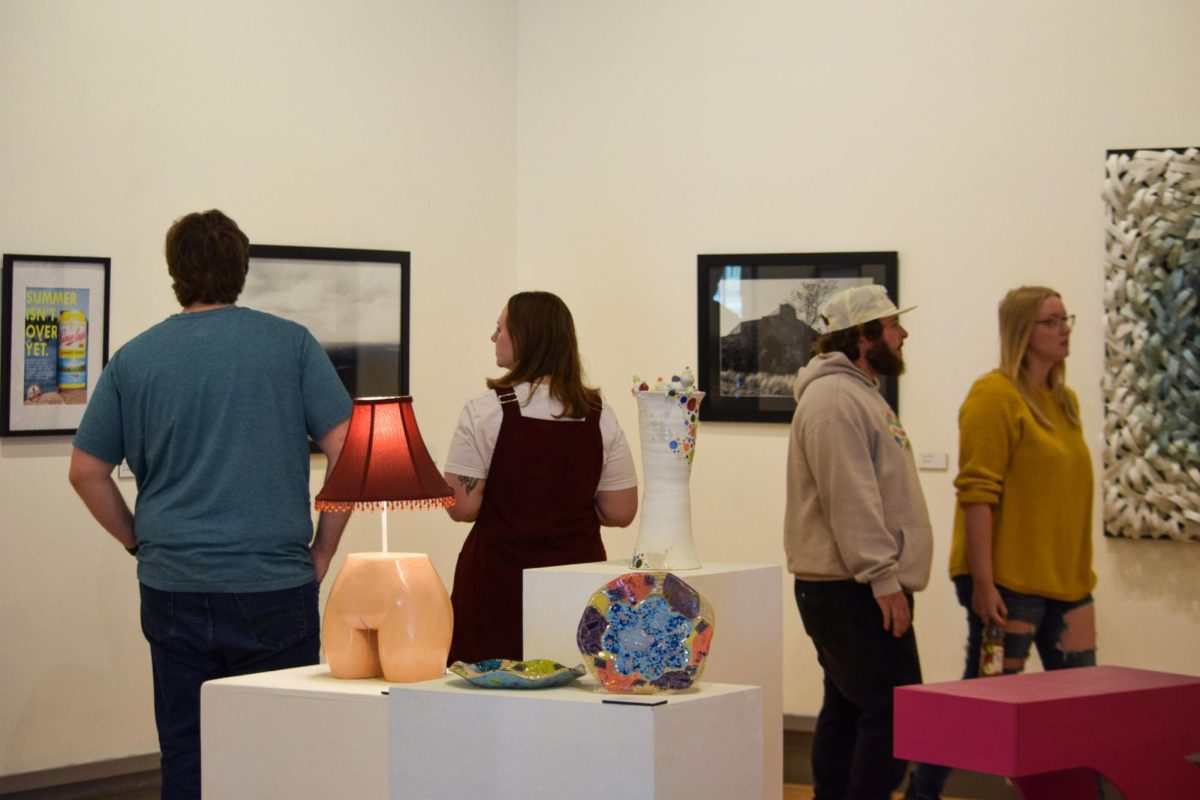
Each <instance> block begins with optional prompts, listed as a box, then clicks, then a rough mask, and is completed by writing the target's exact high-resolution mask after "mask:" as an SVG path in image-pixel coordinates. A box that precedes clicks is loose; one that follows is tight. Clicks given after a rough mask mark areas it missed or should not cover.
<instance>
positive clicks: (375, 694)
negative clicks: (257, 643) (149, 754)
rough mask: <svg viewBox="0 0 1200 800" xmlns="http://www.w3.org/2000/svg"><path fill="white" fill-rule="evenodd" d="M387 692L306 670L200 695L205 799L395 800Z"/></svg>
mask: <svg viewBox="0 0 1200 800" xmlns="http://www.w3.org/2000/svg"><path fill="white" fill-rule="evenodd" d="M387 690H388V684H387V683H386V682H385V681H382V680H377V679H374V678H366V679H363V680H339V679H338V678H335V677H333V676H332V675H330V674H329V667H328V666H326V665H324V664H321V665H319V666H315V667H299V668H297V669H285V670H280V671H278V672H260V673H258V674H256V675H242V676H240V677H237V678H223V679H221V680H219V681H209V682H208V683H206V684H204V686H203V687H201V690H200V756H201V764H200V785H201V795H202V796H203V797H204V800H290V799H291V798H305V797H311V798H335V797H347V798H349V797H353V798H362V800H369V798H384V797H387V788H388V777H387V776H388V702H387V700H388V698H387V695H385V694H384V692H385V691H387Z"/></svg>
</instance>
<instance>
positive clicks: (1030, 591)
mask: <svg viewBox="0 0 1200 800" xmlns="http://www.w3.org/2000/svg"><path fill="white" fill-rule="evenodd" d="M1074 321H1075V316H1074V315H1073V314H1068V313H1067V311H1066V307H1065V306H1064V305H1063V301H1062V297H1061V296H1059V294H1058V292H1055V291H1054V290H1053V289H1048V288H1046V287H1044V286H1022V287H1021V288H1019V289H1013V290H1012V291H1011V292H1009V293H1008V294H1007V295H1006V296H1005V297H1004V300H1002V301H1001V303H1000V368H999V369H996V370H993V371H991V372H989V373H987V374H986V375H984V376H983V377H981V378H979V380H977V381H976V382H975V385H974V386H972V387H971V391H970V393H969V394H968V395H967V399H966V400H964V401H963V404H962V408H961V409H960V410H959V417H958V424H959V456H958V464H959V470H958V477H957V478H956V479H955V481H954V485H955V488H957V489H958V507H957V511H956V513H955V522H954V540H953V543H952V545H951V549H950V575H951V577H952V578H953V579H954V584H955V588H956V590H957V593H958V599H959V602H961V603H962V604H963V605H964V606H965V607H966V608H967V663H966V669H965V670H964V673H963V677H964V678H974V677H977V676H978V674H979V654H980V653H979V650H980V640H981V638H982V631H983V628H984V626H985V625H998V626H1000V627H1001V628H1002V629H1003V630H1004V672H1005V673H1017V672H1021V671H1023V670H1024V669H1025V660H1026V659H1027V658H1028V656H1029V650H1030V647H1031V646H1036V647H1037V651H1038V656H1039V657H1040V658H1041V661H1042V666H1043V667H1045V668H1046V669H1048V670H1052V669H1065V668H1068V667H1085V666H1093V665H1095V663H1096V622H1095V608H1094V606H1093V604H1092V594H1091V593H1092V589H1093V588H1094V587H1095V585H1096V576H1095V573H1093V572H1092V485H1093V483H1092V459H1091V455H1090V454H1089V453H1088V448H1087V444H1086V443H1085V442H1084V439H1083V429H1082V427H1081V425H1080V423H1079V401H1078V400H1077V399H1076V397H1075V393H1074V392H1072V391H1071V390H1070V389H1069V388H1067V385H1066V383H1065V381H1064V375H1065V371H1066V370H1065V361H1066V358H1067V355H1068V353H1069V352H1070V344H1071V325H1072V323H1074ZM949 773H950V770H949V768H946V767H937V766H932V765H926V764H921V765H918V766H917V769H916V771H915V772H914V774H913V776H912V779H911V781H910V783H909V787H908V794H907V795H906V797H907V798H910V799H911V800H933V799H934V798H937V797H938V796H939V795H940V793H941V789H942V786H943V785H944V784H945V781H946V778H947V777H948V776H949Z"/></svg>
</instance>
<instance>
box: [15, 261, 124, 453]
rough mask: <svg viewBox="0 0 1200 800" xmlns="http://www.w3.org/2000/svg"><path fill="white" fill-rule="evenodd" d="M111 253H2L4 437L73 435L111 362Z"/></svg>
mask: <svg viewBox="0 0 1200 800" xmlns="http://www.w3.org/2000/svg"><path fill="white" fill-rule="evenodd" d="M111 272H112V260H111V259H109V258H92V257H88V256H36V255H16V254H11V255H10V254H8V253H5V254H4V265H3V278H2V286H3V289H2V292H0V297H2V299H0V302H2V303H3V311H2V315H0V316H2V320H0V325H3V335H2V336H0V346H2V347H3V354H2V355H0V386H3V391H2V392H0V436H67V435H70V434H73V433H75V431H76V429H78V428H79V422H80V420H82V419H83V412H84V409H85V408H87V403H88V399H89V398H90V397H91V393H92V391H93V390H94V389H95V387H96V381H98V380H99V379H100V372H101V371H102V370H103V369H104V365H105V364H107V363H108V304H109V297H108V294H109V281H110V278H111Z"/></svg>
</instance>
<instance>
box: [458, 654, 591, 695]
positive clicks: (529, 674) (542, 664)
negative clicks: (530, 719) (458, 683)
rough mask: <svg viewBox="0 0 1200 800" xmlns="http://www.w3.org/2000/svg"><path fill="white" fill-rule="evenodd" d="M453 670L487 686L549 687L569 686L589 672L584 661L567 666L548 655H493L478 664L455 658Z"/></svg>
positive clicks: (509, 687) (460, 675) (462, 676)
mask: <svg viewBox="0 0 1200 800" xmlns="http://www.w3.org/2000/svg"><path fill="white" fill-rule="evenodd" d="M450 671H451V672H453V673H454V674H455V675H457V676H459V677H460V678H463V679H465V680H467V681H469V682H470V683H473V684H475V685H476V686H482V687H483V688H485V689H546V688H549V687H551V686H565V685H566V684H568V683H570V682H571V681H573V680H575V679H576V678H578V677H579V676H581V675H583V674H584V673H585V672H587V670H585V669H584V667H583V664H578V665H576V666H574V667H565V666H563V665H562V664H559V663H558V662H557V661H551V660H550V659H548V658H534V659H530V660H528V661H510V660H509V659H507V658H489V659H487V660H485V661H477V662H475V663H474V664H468V663H467V662H465V661H455V662H454V663H453V664H451V665H450Z"/></svg>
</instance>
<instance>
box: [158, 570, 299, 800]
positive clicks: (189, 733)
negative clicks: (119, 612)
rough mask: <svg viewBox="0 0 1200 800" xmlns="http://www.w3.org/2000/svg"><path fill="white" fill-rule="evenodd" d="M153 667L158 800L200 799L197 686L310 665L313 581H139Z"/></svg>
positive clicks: (198, 697) (198, 688)
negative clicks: (209, 584) (273, 584)
mask: <svg viewBox="0 0 1200 800" xmlns="http://www.w3.org/2000/svg"><path fill="white" fill-rule="evenodd" d="M141 594H142V633H143V634H145V636H146V641H148V642H149V643H150V660H151V665H152V667H153V670H154V721H155V723H156V724H157V725H158V744H159V749H160V750H161V752H162V797H163V800H183V799H184V798H187V799H189V800H190V798H199V797H200V684H202V683H204V682H205V681H208V680H212V679H214V678H227V677H229V676H231V675H246V674H249V673H252V672H267V671H269V670H275V669H285V668H287V667H300V666H305V665H308V664H316V663H317V662H318V659H319V655H320V649H321V625H320V615H319V612H318V610H317V583H316V581H313V582H312V583H308V584H305V585H304V586H297V587H295V588H292V589H281V590H279V591H273V592H246V593H240V594H224V593H200V592H162V591H159V590H157V589H151V588H150V587H149V586H146V585H145V584H141Z"/></svg>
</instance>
